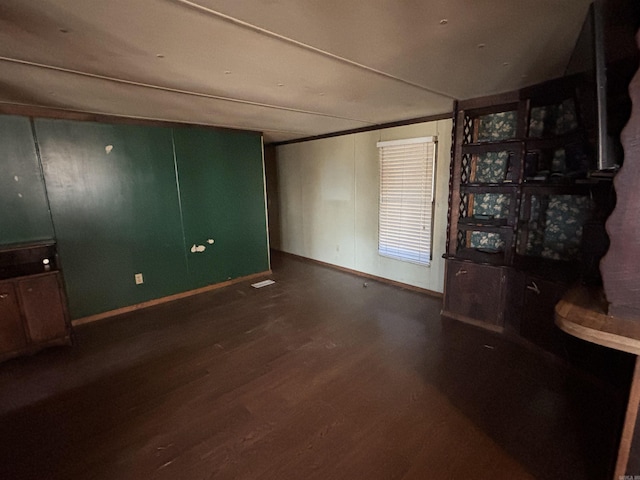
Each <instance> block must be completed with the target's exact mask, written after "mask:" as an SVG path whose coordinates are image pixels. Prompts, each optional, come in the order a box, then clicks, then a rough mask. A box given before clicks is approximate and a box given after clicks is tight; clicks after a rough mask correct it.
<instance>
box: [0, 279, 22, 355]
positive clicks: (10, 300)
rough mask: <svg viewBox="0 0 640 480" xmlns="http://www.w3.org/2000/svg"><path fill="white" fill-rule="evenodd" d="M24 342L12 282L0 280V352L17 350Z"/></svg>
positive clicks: (18, 308)
mask: <svg viewBox="0 0 640 480" xmlns="http://www.w3.org/2000/svg"><path fill="white" fill-rule="evenodd" d="M26 344H27V339H26V337H25V333H24V328H23V327H22V318H21V317H20V307H19V305H18V299H17V297H16V292H15V289H14V287H13V284H12V283H10V282H0V354H2V353H6V352H12V351H14V350H19V349H21V348H24V346H25V345H26Z"/></svg>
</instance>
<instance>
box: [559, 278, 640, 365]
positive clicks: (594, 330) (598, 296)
mask: <svg viewBox="0 0 640 480" xmlns="http://www.w3.org/2000/svg"><path fill="white" fill-rule="evenodd" d="M607 310H608V304H607V301H606V299H605V296H604V292H603V291H602V289H600V288H587V287H576V288H573V289H571V290H569V292H567V294H566V295H565V296H564V297H563V298H562V300H560V302H558V305H557V306H556V324H557V325H558V327H560V328H561V329H562V330H564V331H565V332H567V333H568V334H570V335H573V336H575V337H578V338H581V339H583V340H586V341H587V342H592V343H597V344H598V345H603V346H605V347H609V348H614V349H616V350H621V351H623V352H628V353H633V354H634V355H640V318H639V319H637V320H631V319H625V318H618V317H613V316H611V315H609V314H608V311H607Z"/></svg>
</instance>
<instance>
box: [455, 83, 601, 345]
mask: <svg viewBox="0 0 640 480" xmlns="http://www.w3.org/2000/svg"><path fill="white" fill-rule="evenodd" d="M583 92H584V88H583V87H582V84H581V80H580V79H579V78H578V77H566V78H563V79H558V80H554V81H551V82H546V83H544V84H540V85H537V86H534V87H529V88H526V89H523V90H520V91H516V92H510V93H506V94H501V95H496V96H492V97H485V98H480V99H473V100H466V101H461V102H459V103H458V104H457V106H456V112H455V127H454V136H455V138H454V152H453V154H454V155H453V162H452V167H451V176H450V202H449V227H448V232H447V252H446V254H445V258H446V270H445V291H444V307H443V312H442V313H443V315H445V316H448V317H451V318H455V319H458V320H462V321H465V322H468V323H472V324H477V325H481V326H483V327H485V328H489V329H491V330H495V331H504V330H508V331H511V332H514V333H516V334H518V335H521V336H523V337H525V338H527V339H528V340H530V341H532V342H534V343H536V344H538V345H540V346H543V347H544V348H546V349H548V350H551V351H558V350H559V349H560V348H561V345H560V343H561V333H560V332H559V331H558V330H557V328H556V327H555V325H554V323H553V309H554V306H555V304H556V302H557V301H558V300H559V299H560V297H561V296H562V294H563V293H564V291H565V290H566V289H567V288H568V286H569V285H570V284H571V283H573V282H574V281H575V280H576V279H577V278H578V277H579V276H583V277H597V276H598V274H597V265H598V260H599V258H600V257H601V256H602V254H603V253H604V251H605V250H606V237H604V235H602V232H603V231H604V220H605V219H606V216H607V214H608V213H609V210H608V208H609V207H608V204H609V198H610V191H611V182H610V180H602V179H599V178H595V177H591V176H589V168H590V166H591V165H592V164H593V157H592V156H591V154H590V144H589V136H590V135H589V132H587V129H586V128H585V127H584V123H583V121H582V113H581V111H580V106H581V104H582V102H581V98H582V97H581V95H582V94H583ZM587 237H588V238H587ZM602 238H604V240H601V239H602ZM585 245H586V247H585ZM594 271H595V273H594Z"/></svg>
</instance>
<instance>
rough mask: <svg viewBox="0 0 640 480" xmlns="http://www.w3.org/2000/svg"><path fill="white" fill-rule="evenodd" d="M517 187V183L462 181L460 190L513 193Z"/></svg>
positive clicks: (467, 191) (466, 191)
mask: <svg viewBox="0 0 640 480" xmlns="http://www.w3.org/2000/svg"><path fill="white" fill-rule="evenodd" d="M517 187H519V185H518V184H517V183H512V182H504V183H463V184H461V185H460V191H461V192H465V193H476V194H477V193H514V192H515V191H516V188H517Z"/></svg>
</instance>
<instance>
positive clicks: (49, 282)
mask: <svg viewBox="0 0 640 480" xmlns="http://www.w3.org/2000/svg"><path fill="white" fill-rule="evenodd" d="M17 285H18V292H19V295H20V301H21V303H22V309H23V311H24V317H25V322H26V327H27V330H28V333H29V338H30V339H31V341H32V342H34V343H37V342H45V341H47V340H53V339H55V338H59V337H64V336H65V335H66V330H67V325H66V322H65V313H64V312H65V309H64V304H63V301H62V297H61V295H60V286H59V283H58V276H57V274H55V273H52V274H51V275H41V276H37V277H34V278H28V279H24V280H20V281H18V282H17Z"/></svg>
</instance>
